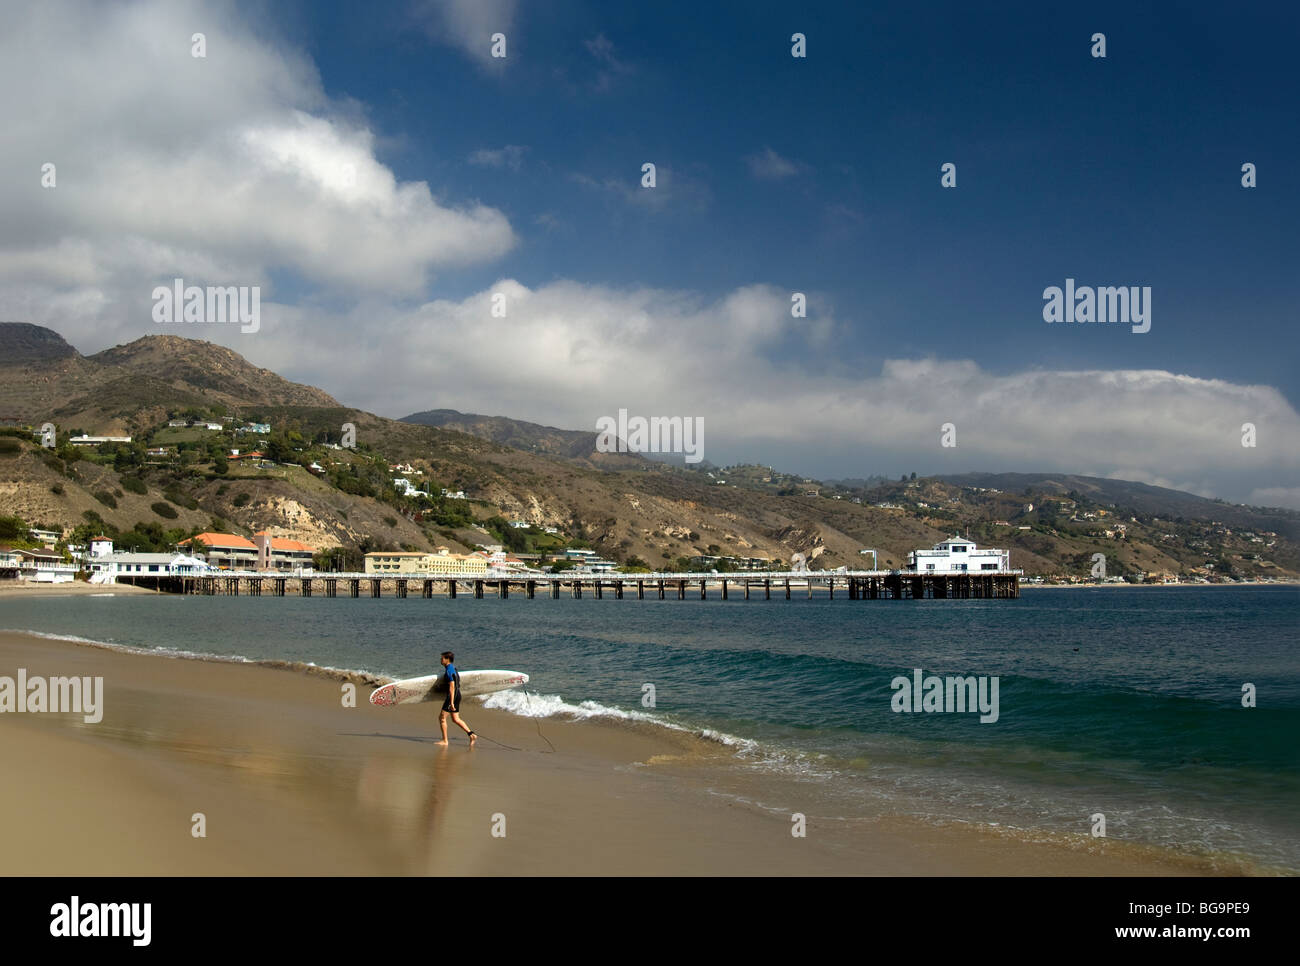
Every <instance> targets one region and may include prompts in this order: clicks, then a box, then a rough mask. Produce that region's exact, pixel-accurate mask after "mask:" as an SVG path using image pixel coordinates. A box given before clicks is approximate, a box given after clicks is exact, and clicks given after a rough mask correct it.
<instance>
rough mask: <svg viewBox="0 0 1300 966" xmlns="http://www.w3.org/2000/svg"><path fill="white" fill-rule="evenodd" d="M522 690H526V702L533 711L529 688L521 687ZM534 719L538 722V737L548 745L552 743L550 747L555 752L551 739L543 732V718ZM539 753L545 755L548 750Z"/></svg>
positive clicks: (551, 752)
mask: <svg viewBox="0 0 1300 966" xmlns="http://www.w3.org/2000/svg"><path fill="white" fill-rule="evenodd" d="M521 690H522V691H523V692H524V701H525V702H526V703H527V705H528V710H529V711H532V710H533V699H532V698H531V697H530V696H529V694H528V689H527V688H523V689H521ZM534 721H535V723H536V724H537V737H539V738H541V739H542V740H543V741H544V742H546V743H547V744H548V745H550V748H551V751H550V754H555V746H554V745H552V744H551V739H550V738H548V737H546V735H544V734H542V719H541V718H536V719H534ZM539 754H543V755H544V754H547V752H544V751H543V752H539Z"/></svg>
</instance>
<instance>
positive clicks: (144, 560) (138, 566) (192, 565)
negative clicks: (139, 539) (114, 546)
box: [90, 553, 212, 584]
mask: <svg viewBox="0 0 1300 966" xmlns="http://www.w3.org/2000/svg"><path fill="white" fill-rule="evenodd" d="M211 570H212V568H211V567H210V566H208V563H207V561H204V560H200V559H199V558H198V557H194V556H191V555H189V554H183V553H110V554H107V555H106V556H102V557H95V558H92V559H91V562H90V582H91V583H92V584H114V583H117V582H118V581H119V580H120V579H122V578H131V577H193V576H197V575H200V574H206V573H209V572H210V571H211ZM127 582H128V583H129V582H130V581H129V580H128V581H127Z"/></svg>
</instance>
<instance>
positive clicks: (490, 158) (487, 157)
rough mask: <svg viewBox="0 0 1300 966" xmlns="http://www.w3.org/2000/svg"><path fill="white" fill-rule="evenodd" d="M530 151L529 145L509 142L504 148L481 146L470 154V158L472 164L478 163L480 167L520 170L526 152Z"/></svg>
mask: <svg viewBox="0 0 1300 966" xmlns="http://www.w3.org/2000/svg"><path fill="white" fill-rule="evenodd" d="M527 151H528V147H527V145H522V144H507V145H506V146H505V147H502V148H479V149H478V150H477V151H474V152H473V153H472V154H470V156H469V158H468V160H469V163H470V164H474V165H478V166H479V167H480V168H509V169H510V170H511V171H518V170H519V169H520V168H521V167H522V166H523V163H524V154H525V153H526V152H527Z"/></svg>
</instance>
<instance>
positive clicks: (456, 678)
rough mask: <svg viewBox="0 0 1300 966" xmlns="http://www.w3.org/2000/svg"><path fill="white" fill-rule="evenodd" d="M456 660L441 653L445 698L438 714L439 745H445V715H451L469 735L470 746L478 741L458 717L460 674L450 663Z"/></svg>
mask: <svg viewBox="0 0 1300 966" xmlns="http://www.w3.org/2000/svg"><path fill="white" fill-rule="evenodd" d="M455 660H456V655H455V654H453V653H452V652H451V651H443V652H442V666H443V668H444V669H445V670H444V673H445V674H446V681H447V697H446V700H444V701H443V702H442V711H441V712H440V713H439V714H438V727H440V728H441V729H442V741H440V742H438V744H440V745H445V744H447V715H449V714H450V715H451V720H452V721H454V722H456V724H457V725H459V726H460V727H461V728H463V729H464V730H465V734H467V735H469V743H470V744H471V745H472V744H474V742H476V741H477V740H478V735H476V734H474V732H473V731H471V730H470V727H469V725H467V724H466V723H465V722H464V721H462V720H461V717H460V673H459V672H458V671H457V670H456V665H455V664H453V663H452V662H453V661H455Z"/></svg>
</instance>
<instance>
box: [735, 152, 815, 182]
mask: <svg viewBox="0 0 1300 966" xmlns="http://www.w3.org/2000/svg"><path fill="white" fill-rule="evenodd" d="M745 163H746V164H748V165H749V173H750V174H752V175H753V176H754V177H755V178H758V179H759V180H760V181H777V180H779V179H781V178H790V177H793V176H794V175H796V174H799V173H800V172H801V171H803V170H804V165H803V164H801V163H800V162H798V161H791V160H790V159H788V158H783V157H781V155H779V154H777V153H776V152H775V151H773V150H772V149H771V148H764V149H763V150H762V151H759V152H758V153H757V154H751V155H750V156H749V157H747V158H745Z"/></svg>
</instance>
